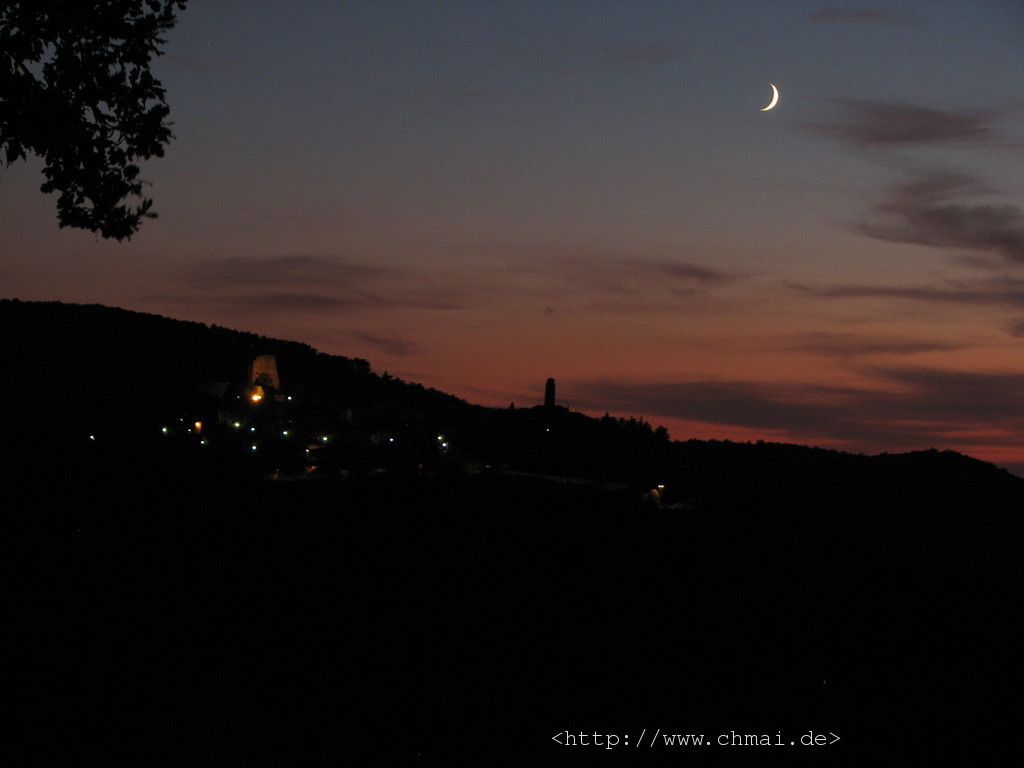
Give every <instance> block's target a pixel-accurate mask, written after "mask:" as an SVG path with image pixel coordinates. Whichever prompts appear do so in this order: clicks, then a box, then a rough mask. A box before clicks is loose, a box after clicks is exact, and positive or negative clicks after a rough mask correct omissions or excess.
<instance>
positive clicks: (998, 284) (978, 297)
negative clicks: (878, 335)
mask: <svg viewBox="0 0 1024 768" xmlns="http://www.w3.org/2000/svg"><path fill="white" fill-rule="evenodd" d="M786 285H787V286H788V287H789V288H791V289H793V290H795V291H799V292H801V293H803V294H806V295H810V296H815V297H818V298H824V299H860V298H881V299H902V300H909V301H921V302H929V303H937V304H973V305H983V306H1006V307H1013V308H1024V281H1022V280H1018V279H1015V278H1012V277H1008V276H1002V277H999V278H995V279H988V280H977V281H947V283H946V284H945V285H944V286H891V285H828V286H810V285H805V284H803V283H795V282H787V283H786Z"/></svg>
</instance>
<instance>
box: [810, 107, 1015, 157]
mask: <svg viewBox="0 0 1024 768" xmlns="http://www.w3.org/2000/svg"><path fill="white" fill-rule="evenodd" d="M834 103H835V104H837V105H839V106H840V108H841V109H842V111H843V114H842V115H840V116H839V117H838V118H837V120H836V121H834V122H829V123H813V122H812V123H808V124H807V127H808V128H809V129H810V130H812V131H814V132H815V133H818V134H820V135H822V136H827V137H829V138H833V139H837V140H839V141H842V142H845V143H847V144H851V145H853V146H856V147H860V148H867V147H894V146H907V145H917V144H940V143H943V144H944V143H989V144H996V143H999V142H1000V141H1001V140H1000V139H999V137H998V136H997V135H996V134H995V132H994V130H993V124H994V123H995V122H996V121H997V120H998V119H999V118H1000V117H1002V115H1001V113H999V112H995V111H991V110H987V111H986V110H959V111H953V110H942V109H933V108H930V107H921V106H917V105H914V104H905V103H890V102H882V101H870V100H862V99H844V100H838V101H836V102H834Z"/></svg>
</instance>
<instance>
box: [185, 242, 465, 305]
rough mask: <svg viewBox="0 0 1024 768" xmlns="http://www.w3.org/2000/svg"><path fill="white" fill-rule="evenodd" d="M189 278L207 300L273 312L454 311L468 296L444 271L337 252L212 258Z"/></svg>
mask: <svg viewBox="0 0 1024 768" xmlns="http://www.w3.org/2000/svg"><path fill="white" fill-rule="evenodd" d="M183 281H184V283H185V284H186V285H187V286H189V287H190V288H191V289H193V290H194V291H196V293H195V294H194V296H193V297H192V298H196V297H200V298H201V299H202V301H204V302H205V303H212V304H222V305H229V306H239V307H246V308H249V309H259V310H262V311H271V312H296V311H297V312H304V311H309V312H316V311H324V310H337V311H344V310H358V309H437V310H451V309H460V308H462V307H463V306H464V304H465V298H466V292H465V290H464V289H461V288H459V287H458V286H457V285H453V284H452V281H451V280H449V279H447V278H446V276H444V275H438V274H431V275H429V276H428V275H424V274H421V273H419V272H417V271H416V270H413V269H411V268H404V267H397V266H384V265H377V264H369V263H364V262H360V261H357V260H355V259H346V258H341V257H331V256H302V255H297V256H281V257H276V258H265V259H264V258H255V257H229V258H221V259H210V260H207V261H203V262H200V263H198V264H195V265H193V267H191V268H190V269H189V270H188V272H187V273H186V274H185V275H184V277H183Z"/></svg>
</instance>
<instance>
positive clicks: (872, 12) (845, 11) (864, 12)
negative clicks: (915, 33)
mask: <svg viewBox="0 0 1024 768" xmlns="http://www.w3.org/2000/svg"><path fill="white" fill-rule="evenodd" d="M807 18H808V20H810V21H813V22H815V23H818V24H882V25H889V26H898V27H905V26H911V25H915V24H920V23H921V19H920V18H918V17H917V16H910V15H908V14H905V13H900V12H899V11H894V10H892V9H890V8H879V7H871V8H838V7H836V6H830V7H828V8H822V9H821V10H820V11H815V12H814V13H812V14H810V15H809V16H808V17H807Z"/></svg>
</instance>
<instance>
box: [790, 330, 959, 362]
mask: <svg viewBox="0 0 1024 768" xmlns="http://www.w3.org/2000/svg"><path fill="white" fill-rule="evenodd" d="M965 346H966V345H965V344H954V343H949V342H936V341H924V340H921V339H906V338H878V337H873V336H859V335H856V334H849V333H808V334H804V335H803V336H802V337H800V338H799V339H798V340H796V341H794V342H792V343H791V344H790V345H789V346H787V347H786V349H787V350H789V351H792V352H808V353H810V354H813V355H821V356H823V357H834V358H839V359H852V358H861V357H870V356H874V355H897V356H901V357H906V356H910V355H917V354H922V353H926V352H952V351H955V350H958V349H964V347H965Z"/></svg>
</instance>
